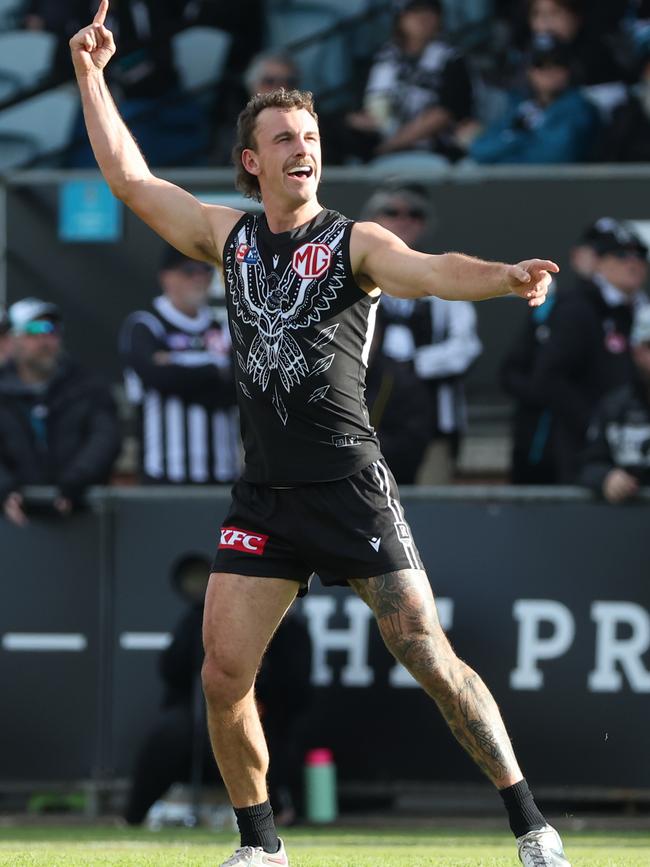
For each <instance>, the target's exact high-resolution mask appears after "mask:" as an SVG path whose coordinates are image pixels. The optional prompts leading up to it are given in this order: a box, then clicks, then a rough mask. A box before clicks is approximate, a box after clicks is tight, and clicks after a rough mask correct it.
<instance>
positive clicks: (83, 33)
mask: <svg viewBox="0 0 650 867" xmlns="http://www.w3.org/2000/svg"><path fill="white" fill-rule="evenodd" d="M107 11H108V0H101V3H100V4H99V9H98V10H97V14H96V15H95V18H94V20H93V23H92V24H90V25H89V26H88V27H84V28H83V29H82V30H80V31H79V32H78V33H77V34H76V35H75V36H73V37H72V39H71V40H70V51H71V53H72V62H73V64H74V70H75V74H76V76H77V82H78V84H79V90H80V92H81V102H82V105H83V112H84V118H85V121H86V128H87V130H88V136H89V138H90V143H91V145H92V148H93V151H94V153H95V159H96V160H97V163H98V165H99V168H100V169H101V172H102V174H103V175H104V178H105V179H106V181H107V183H108V185H109V187H110V188H111V190H112V192H113V194H114V195H115V196H117V198H119V199H121V200H122V201H123V202H124V203H125V204H126V205H127V206H128V207H129V208H131V210H132V211H134V212H135V213H136V214H137V215H138V216H139V217H140V218H141V219H143V220H144V221H145V223H147V224H148V225H149V226H151V228H152V229H153V230H154V231H155V232H157V233H158V234H159V235H161V236H162V237H163V238H164V239H165V240H166V241H168V242H169V243H170V244H172V245H173V246H174V247H176V248H177V249H178V250H181V251H182V252H183V253H185V254H186V255H187V256H191V257H192V258H194V259H201V260H205V261H209V262H218V261H220V259H221V251H222V249H223V244H224V243H225V240H226V237H227V235H228V233H229V232H230V230H231V229H232V227H233V226H234V225H235V223H236V222H237V220H238V219H239V217H240V216H241V212H240V211H235V210H232V209H231V208H223V207H218V206H211V205H204V204H202V203H201V202H199V201H198V200H197V199H195V198H194V196H192V195H190V194H189V193H188V192H186V191H185V190H183V189H181V188H180V187H177V186H175V185H174V184H171V183H169V182H168V181H165V180H162V179H161V178H157V177H155V175H153V174H152V173H151V172H150V171H149V167H148V166H147V163H146V162H145V159H144V157H143V156H142V154H141V152H140V149H139V148H138V146H137V144H136V143H135V140H134V139H133V136H132V135H131V133H130V132H129V130H128V129H127V127H126V125H125V123H124V121H123V120H122V118H121V117H120V115H119V112H118V110H117V108H116V106H115V103H114V102H113V99H112V97H111V94H110V92H109V90H108V86H107V84H106V81H105V79H104V72H103V70H104V68H105V66H106V64H107V63H108V62H109V60H110V59H111V57H112V56H113V54H114V53H115V42H114V40H113V34H112V33H111V32H110V30H108V29H107V28H106V26H105V23H104V22H105V20H106V13H107Z"/></svg>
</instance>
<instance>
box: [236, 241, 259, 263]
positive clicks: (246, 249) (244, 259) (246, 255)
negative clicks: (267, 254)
mask: <svg viewBox="0 0 650 867" xmlns="http://www.w3.org/2000/svg"><path fill="white" fill-rule="evenodd" d="M235 259H236V260H237V261H238V262H239V264H240V265H242V264H245V265H257V263H258V262H259V261H260V254H259V253H258V252H257V247H251V246H250V244H240V245H239V247H237V253H236V254H235Z"/></svg>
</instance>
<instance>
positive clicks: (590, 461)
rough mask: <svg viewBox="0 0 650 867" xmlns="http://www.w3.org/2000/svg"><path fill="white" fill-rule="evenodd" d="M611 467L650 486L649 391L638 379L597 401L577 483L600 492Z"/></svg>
mask: <svg viewBox="0 0 650 867" xmlns="http://www.w3.org/2000/svg"><path fill="white" fill-rule="evenodd" d="M615 468H616V469H622V470H626V471H627V472H628V473H630V475H632V476H635V477H636V478H637V479H638V480H639V482H640V484H642V485H650V391H649V390H648V387H647V386H644V385H643V384H642V383H641V382H640V381H638V380H636V381H635V382H633V383H630V384H629V385H624V386H623V387H622V388H618V389H616V390H615V391H612V392H610V393H609V394H608V395H606V397H605V398H603V400H602V401H601V403H600V405H599V407H598V409H597V411H596V414H595V415H594V418H593V420H592V422H591V424H590V426H589V431H588V433H587V446H586V447H585V450H584V452H583V454H582V467H581V471H580V477H579V481H580V484H582V485H586V486H587V487H588V488H591V489H592V490H594V491H595V492H596V493H598V494H602V490H603V482H604V481H605V477H606V476H607V474H608V473H609V472H610V470H613V469H615Z"/></svg>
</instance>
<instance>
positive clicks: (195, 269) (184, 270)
mask: <svg viewBox="0 0 650 867" xmlns="http://www.w3.org/2000/svg"><path fill="white" fill-rule="evenodd" d="M212 275H213V268H211V267H210V266H209V265H208V264H206V263H204V262H194V261H193V260H192V259H187V260H186V261H185V262H183V263H181V264H179V265H176V266H175V267H174V268H167V269H165V270H164V271H161V272H160V285H161V287H162V290H163V292H164V293H165V295H167V297H168V298H169V299H170V301H171V302H172V304H173V305H174V306H175V307H178V308H179V309H180V310H186V311H189V312H190V313H192V312H194V313H196V312H198V310H199V309H200V308H201V307H202V306H203V305H204V304H205V303H206V300H207V297H208V289H209V287H210V283H211V281H212Z"/></svg>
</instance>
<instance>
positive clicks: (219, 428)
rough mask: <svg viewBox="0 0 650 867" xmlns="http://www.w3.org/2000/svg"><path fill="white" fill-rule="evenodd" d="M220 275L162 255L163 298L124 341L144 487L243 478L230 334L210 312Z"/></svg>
mask: <svg viewBox="0 0 650 867" xmlns="http://www.w3.org/2000/svg"><path fill="white" fill-rule="evenodd" d="M213 274H214V268H213V267H212V266H211V265H209V264H207V263H205V262H199V261H197V260H195V259H190V258H189V257H187V256H184V255H183V254H182V253H179V252H178V250H175V249H174V248H173V247H170V246H167V247H166V248H165V250H164V254H163V258H162V262H161V268H160V271H159V275H158V277H159V283H160V288H161V289H162V294H160V295H159V296H157V297H156V298H154V299H153V301H152V304H151V307H150V309H149V310H139V311H136V312H134V313H131V314H130V315H129V316H128V317H127V319H126V321H125V322H124V324H123V326H122V329H121V332H120V337H119V348H120V355H121V357H122V360H123V363H124V370H125V384H126V394H127V397H128V399H129V400H130V402H131V403H132V404H133V405H134V406H135V407H136V409H137V412H138V418H139V424H138V426H139V440H140V479H141V481H142V482H144V483H146V484H224V483H226V482H232V481H234V480H235V479H236V478H237V477H238V476H239V471H240V450H241V446H240V435H239V416H238V413H237V408H236V405H235V392H234V385H233V372H232V366H231V342H230V336H229V333H228V329H227V328H226V327H224V325H223V324H222V322H220V321H219V320H218V319H217V314H216V311H215V310H214V309H213V308H212V307H210V306H209V305H208V303H207V302H208V290H209V287H210V283H211V281H212V278H213Z"/></svg>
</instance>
